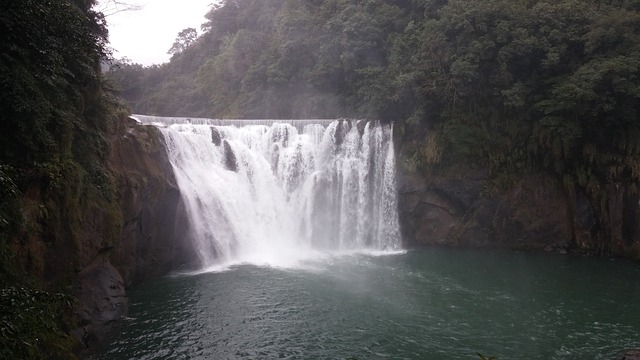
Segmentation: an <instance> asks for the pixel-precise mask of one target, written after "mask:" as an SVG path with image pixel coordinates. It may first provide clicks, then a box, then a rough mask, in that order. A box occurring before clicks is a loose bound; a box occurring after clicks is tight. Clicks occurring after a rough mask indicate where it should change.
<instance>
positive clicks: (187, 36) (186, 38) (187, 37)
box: [167, 27, 198, 55]
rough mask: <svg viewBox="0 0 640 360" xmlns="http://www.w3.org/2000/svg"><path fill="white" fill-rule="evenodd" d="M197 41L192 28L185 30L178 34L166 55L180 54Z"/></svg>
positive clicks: (196, 33)
mask: <svg viewBox="0 0 640 360" xmlns="http://www.w3.org/2000/svg"><path fill="white" fill-rule="evenodd" d="M196 39H198V32H197V31H196V29H194V28H191V27H190V28H186V29H183V30H182V31H180V32H179V33H178V37H176V41H175V42H174V43H173V45H172V46H171V48H170V49H169V51H167V54H169V55H176V54H180V53H182V52H183V51H184V50H185V49H186V48H188V47H189V46H191V44H193V43H194V42H195V41H196Z"/></svg>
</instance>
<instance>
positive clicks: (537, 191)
mask: <svg viewBox="0 0 640 360" xmlns="http://www.w3.org/2000/svg"><path fill="white" fill-rule="evenodd" d="M406 160H407V159H406V158H405V159H399V160H398V161H399V163H401V162H403V161H406ZM400 168H402V166H400ZM398 191H399V199H398V201H399V213H400V222H401V229H402V234H403V239H404V241H405V244H406V245H407V246H416V245H445V246H460V247H490V248H510V249H523V250H536V251H547V252H560V253H565V252H579V253H585V254H591V255H607V256H609V255H613V256H620V257H626V258H629V259H635V260H638V259H640V206H639V200H640V198H639V196H638V194H637V192H636V191H634V189H633V186H631V185H629V184H626V185H625V184H613V185H610V186H608V187H607V188H606V189H603V191H605V192H606V198H607V199H608V200H607V201H605V202H600V201H596V200H593V199H590V198H589V196H588V195H586V194H585V193H584V192H581V191H580V190H574V191H573V193H572V192H569V191H567V190H566V189H565V188H564V186H563V185H562V183H561V182H560V181H558V179H556V178H555V177H553V176H549V175H545V174H528V175H523V176H521V177H517V178H516V180H515V181H514V182H513V184H511V185H509V186H506V187H503V188H499V189H496V188H495V184H493V183H492V179H491V176H490V174H489V171H487V170H484V169H478V168H476V167H475V166H474V165H472V164H464V163H457V164H451V165H447V166H446V167H445V169H440V170H439V171H438V170H433V171H426V172H425V173H422V174H415V173H414V174H411V173H409V172H407V171H404V172H401V173H400V174H399V179H398Z"/></svg>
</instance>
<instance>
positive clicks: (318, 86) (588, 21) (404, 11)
mask: <svg viewBox="0 0 640 360" xmlns="http://www.w3.org/2000/svg"><path fill="white" fill-rule="evenodd" d="M206 18H207V19H208V21H207V23H205V24H204V25H203V30H204V32H203V33H202V35H201V36H199V37H198V38H197V39H196V40H195V41H188V42H185V40H186V39H182V38H181V37H179V38H178V39H176V44H178V45H180V44H187V45H188V46H186V47H184V48H181V47H178V48H175V49H174V50H176V49H179V50H181V51H175V53H174V56H173V58H172V59H171V62H170V63H167V64H163V65H160V66H154V67H151V68H143V67H141V66H139V65H135V64H128V65H124V66H121V67H114V68H113V69H112V71H111V72H110V74H109V76H110V78H112V79H113V80H114V81H115V82H116V83H117V84H119V86H120V87H121V88H122V90H123V95H124V96H125V98H126V99H127V100H128V101H129V103H130V105H131V107H132V108H133V111H135V112H138V113H147V114H155V115H182V116H207V117H217V118H225V117H226V118H335V117H355V118H375V119H381V120H383V121H396V122H397V124H398V125H399V127H398V129H400V130H402V129H404V133H405V134H408V136H405V140H406V141H405V144H406V146H405V148H406V149H407V153H406V157H408V161H407V162H406V164H407V166H408V167H409V168H410V170H411V169H417V171H424V170H425V169H429V168H434V167H438V166H440V167H443V166H447V165H448V164H451V163H452V162H458V163H460V162H463V163H466V164H469V166H476V167H485V168H488V169H489V170H490V173H491V176H492V179H493V180H494V183H495V184H497V186H498V187H500V186H509V184H511V183H513V182H514V181H515V180H516V179H517V178H518V177H519V176H520V175H521V174H526V173H547V174H552V175H553V176H554V177H555V178H556V179H558V181H559V182H560V183H561V184H563V185H562V186H563V187H564V188H565V192H566V193H567V196H569V197H572V196H575V193H576V191H577V192H580V193H584V194H585V195H586V196H587V197H588V198H589V199H590V202H591V204H592V205H593V207H595V208H596V209H595V211H596V212H597V213H599V214H600V215H601V216H602V219H601V221H602V222H603V224H601V226H600V225H599V230H597V231H598V232H599V233H598V234H596V235H595V236H596V237H598V238H601V239H605V238H607V236H608V234H607V230H606V228H607V225H606V222H607V220H606V218H607V215H606V214H607V213H608V209H607V206H608V205H607V197H608V195H607V187H610V186H612V184H625V186H626V185H630V186H629V187H628V191H629V192H632V193H637V190H638V188H637V184H638V180H639V179H640V162H639V160H640V158H639V157H638V156H639V154H640V119H639V117H638V111H639V110H640V78H639V77H640V2H639V1H637V0H610V1H601V0H587V1H582V0H561V1H555V0H554V1H544V0H488V1H468V0H450V1H444V0H396V1H382V0H360V1H341V0H307V1H297V0H272V1H261V0H228V1H224V2H223V4H222V5H219V6H216V7H214V8H212V9H211V11H210V12H209V13H208V14H207V16H206ZM186 34H191V35H193V32H192V31H189V32H187V33H183V34H182V35H183V36H184V35H186ZM412 138H413V140H414V141H410V140H411V139H412ZM519 174H520V175H519ZM602 241H603V242H606V240H602ZM608 249H609V245H602V248H601V249H598V250H597V251H598V252H602V253H606V252H607V251H608Z"/></svg>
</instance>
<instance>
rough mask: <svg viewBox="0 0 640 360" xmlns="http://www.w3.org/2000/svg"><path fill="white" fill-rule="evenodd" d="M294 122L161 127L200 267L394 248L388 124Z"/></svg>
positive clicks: (395, 221)
mask: <svg viewBox="0 0 640 360" xmlns="http://www.w3.org/2000/svg"><path fill="white" fill-rule="evenodd" d="M352 125H353V126H352ZM363 125H364V126H363ZM298 128H299V127H298ZM298 128H297V127H296V126H294V125H292V124H287V123H274V124H272V125H271V126H267V125H248V126H243V127H235V126H210V125H193V124H174V125H170V126H168V127H165V128H162V132H163V134H164V136H165V139H166V142H167V148H168V151H169V157H170V160H171V163H172V165H173V169H174V172H175V175H176V180H177V182H178V187H179V188H180V192H181V194H182V198H183V200H184V202H185V205H186V209H187V215H188V218H189V221H190V226H191V229H190V231H191V234H190V235H191V236H192V238H193V240H194V243H195V244H196V246H197V251H198V253H199V255H200V258H201V261H202V264H203V266H205V267H209V266H214V265H216V264H228V263H233V262H252V263H268V264H286V263H288V262H290V261H295V260H297V259H300V258H304V257H305V256H306V254H309V253H314V252H317V251H336V250H337V251H344V250H347V251H351V250H397V249H399V248H400V235H399V230H398V213H397V194H396V180H395V155H394V148H393V142H392V130H391V128H390V127H389V126H382V125H376V124H374V123H372V122H367V123H366V125H365V123H364V122H362V123H359V124H358V126H356V125H355V124H354V123H353V124H352V122H350V121H346V120H336V121H333V122H331V123H330V124H329V125H328V126H326V127H325V126H323V125H320V124H307V125H304V128H303V130H302V132H299V131H298Z"/></svg>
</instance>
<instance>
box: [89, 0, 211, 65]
mask: <svg viewBox="0 0 640 360" xmlns="http://www.w3.org/2000/svg"><path fill="white" fill-rule="evenodd" d="M119 1H120V2H125V3H128V4H132V5H141V6H142V10H136V11H122V12H119V13H115V14H112V15H109V14H110V12H111V11H112V9H113V7H112V6H111V7H109V8H107V6H108V5H109V4H110V1H109V0H100V1H99V4H98V7H97V9H99V10H102V11H103V12H104V13H105V15H107V25H108V28H109V42H110V43H111V47H112V48H113V49H114V53H113V56H114V57H115V58H116V59H120V58H122V57H127V58H129V59H131V61H133V62H134V63H138V64H142V65H145V66H148V65H152V64H161V63H163V62H167V61H169V58H170V57H171V56H170V55H168V54H167V50H169V48H171V45H173V42H174V41H175V39H176V36H177V35H178V33H179V32H180V30H182V29H186V28H188V27H192V28H195V29H196V30H197V31H198V34H200V32H201V31H200V25H202V23H204V22H205V18H204V15H205V14H206V13H207V12H208V11H209V9H210V5H211V4H212V3H214V2H216V0H155V1H153V0H119Z"/></svg>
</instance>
